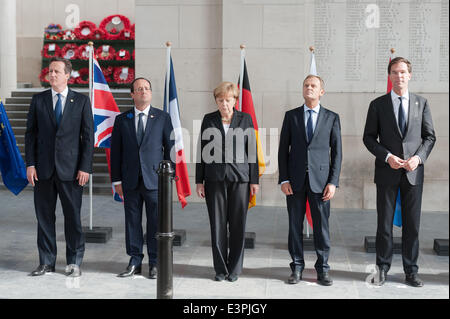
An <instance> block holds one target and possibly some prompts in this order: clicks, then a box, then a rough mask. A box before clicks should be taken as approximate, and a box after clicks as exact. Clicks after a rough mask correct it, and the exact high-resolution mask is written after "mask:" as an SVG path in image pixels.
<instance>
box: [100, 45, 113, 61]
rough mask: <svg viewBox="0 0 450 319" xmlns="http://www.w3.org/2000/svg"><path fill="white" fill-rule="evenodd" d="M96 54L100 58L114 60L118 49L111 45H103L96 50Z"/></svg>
mask: <svg viewBox="0 0 450 319" xmlns="http://www.w3.org/2000/svg"><path fill="white" fill-rule="evenodd" d="M95 54H96V55H97V58H98V59H99V60H108V61H109V60H114V57H115V56H116V50H114V48H113V47H112V46H110V45H102V46H100V47H98V48H97V49H96V50H95Z"/></svg>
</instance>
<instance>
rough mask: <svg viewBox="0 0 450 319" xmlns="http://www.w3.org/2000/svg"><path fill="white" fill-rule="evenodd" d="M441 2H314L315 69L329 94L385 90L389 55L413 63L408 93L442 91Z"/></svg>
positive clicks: (444, 5) (444, 23) (444, 34)
mask: <svg viewBox="0 0 450 319" xmlns="http://www.w3.org/2000/svg"><path fill="white" fill-rule="evenodd" d="M448 6H449V2H448V1H445V0H442V1H441V0H428V1H422V0H411V1H407V0H402V1H394V0H377V1H368V0H346V1H345V0H319V1H314V3H313V5H310V6H305V8H306V10H308V11H310V12H309V13H307V15H306V16H307V17H309V16H310V17H312V18H311V21H313V23H312V31H313V32H312V39H313V44H314V47H315V55H316V63H317V71H318V74H319V75H320V76H322V77H323V78H324V80H325V83H326V87H327V91H331V92H374V91H376V92H385V91H386V84H387V65H388V63H389V58H390V56H391V53H390V49H391V48H394V49H395V51H396V52H395V53H394V55H393V56H394V57H395V56H403V57H405V58H407V59H409V60H410V61H411V63H412V65H413V72H412V80H411V84H410V88H411V91H415V92H429V93H433V92H435V93H440V92H448V67H449V66H448V43H449V38H448V31H449V29H448Z"/></svg>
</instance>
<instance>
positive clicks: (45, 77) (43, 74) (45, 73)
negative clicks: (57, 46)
mask: <svg viewBox="0 0 450 319" xmlns="http://www.w3.org/2000/svg"><path fill="white" fill-rule="evenodd" d="M39 81H41V82H44V83H49V81H48V68H43V69H42V70H41V74H39Z"/></svg>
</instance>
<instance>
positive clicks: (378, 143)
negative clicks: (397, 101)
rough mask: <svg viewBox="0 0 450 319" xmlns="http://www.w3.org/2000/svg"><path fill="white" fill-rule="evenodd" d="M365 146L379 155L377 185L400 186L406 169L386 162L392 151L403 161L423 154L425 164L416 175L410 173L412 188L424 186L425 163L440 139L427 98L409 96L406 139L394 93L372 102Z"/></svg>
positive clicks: (365, 132)
mask: <svg viewBox="0 0 450 319" xmlns="http://www.w3.org/2000/svg"><path fill="white" fill-rule="evenodd" d="M363 142H364V145H366V147H367V149H368V150H369V151H370V152H371V153H372V154H373V155H375V157H376V159H375V183H377V184H384V185H393V184H397V183H399V181H400V178H401V175H402V172H403V171H405V170H404V169H398V170H395V169H392V168H391V167H390V166H389V164H388V163H386V162H385V159H386V156H387V154H388V153H389V152H390V153H392V154H393V155H396V156H398V157H400V158H402V159H408V158H410V157H412V156H414V155H419V157H420V158H421V160H422V163H421V164H420V165H419V166H418V167H417V169H415V170H414V171H412V172H406V176H407V178H408V181H409V183H410V184H411V185H420V184H422V183H423V176H424V167H423V164H424V163H425V161H426V160H427V158H428V155H429V154H430V152H431V150H432V149H433V146H434V143H435V142H436V136H435V134H434V128H433V121H432V119H431V111H430V107H429V105H428V102H427V100H426V99H425V98H423V97H421V96H418V95H416V94H413V93H410V94H409V113H408V122H407V127H406V133H405V136H402V135H401V133H400V129H399V127H398V122H397V120H396V118H395V114H394V108H393V105H392V99H391V94H390V93H388V94H385V95H383V96H380V97H379V98H377V99H375V100H373V101H372V102H371V103H370V106H369V111H368V113H367V119H366V126H365V128H364V136H363Z"/></svg>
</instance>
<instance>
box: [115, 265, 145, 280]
mask: <svg viewBox="0 0 450 319" xmlns="http://www.w3.org/2000/svg"><path fill="white" fill-rule="evenodd" d="M140 274H141V266H135V265H130V266H128V267H127V270H126V271H124V272H122V273H120V274H118V275H117V277H122V278H124V277H131V276H133V275H140Z"/></svg>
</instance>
